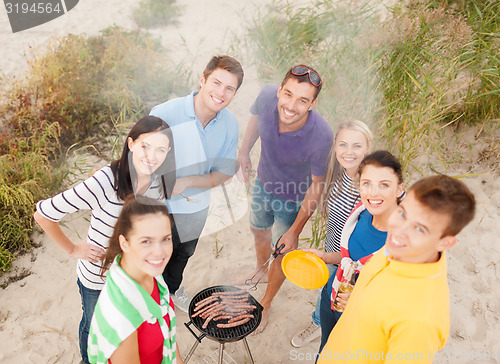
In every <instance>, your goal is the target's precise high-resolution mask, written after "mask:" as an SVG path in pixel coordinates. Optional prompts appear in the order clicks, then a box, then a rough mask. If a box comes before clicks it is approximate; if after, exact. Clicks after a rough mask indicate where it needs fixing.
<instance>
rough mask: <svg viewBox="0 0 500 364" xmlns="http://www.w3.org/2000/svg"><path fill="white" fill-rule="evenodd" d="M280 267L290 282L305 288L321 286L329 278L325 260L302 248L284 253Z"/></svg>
mask: <svg viewBox="0 0 500 364" xmlns="http://www.w3.org/2000/svg"><path fill="white" fill-rule="evenodd" d="M281 269H282V270H283V273H285V276H286V277H287V278H288V279H289V280H290V282H292V283H293V284H295V285H297V286H299V287H302V288H306V289H317V288H321V287H323V286H324V285H325V284H326V282H328V278H329V274H328V268H327V267H326V264H325V262H323V260H321V258H319V257H318V256H317V255H315V254H313V253H309V252H305V251H303V250H293V251H291V252H289V253H287V254H285V256H284V257H283V260H282V261H281Z"/></svg>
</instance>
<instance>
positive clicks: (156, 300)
mask: <svg viewBox="0 0 500 364" xmlns="http://www.w3.org/2000/svg"><path fill="white" fill-rule="evenodd" d="M171 227H172V219H171V216H170V214H169V213H168V210H167V208H166V206H165V204H164V203H162V202H159V201H157V200H153V199H150V198H145V197H140V196H138V197H137V198H136V197H134V196H133V195H130V196H129V197H128V198H127V199H126V200H125V203H124V205H123V209H122V211H121V213H120V217H118V221H117V222H116V225H115V229H114V232H113V235H112V236H111V238H110V239H109V248H108V250H107V252H106V256H105V259H104V263H103V267H102V274H104V272H106V271H108V275H107V281H106V284H105V285H104V289H103V290H102V292H101V294H100V296H99V300H98V301H97V305H96V307H95V311H94V316H93V318H92V323H91V326H90V333H89V342H88V356H89V360H90V363H92V364H108V363H112V364H140V363H150V364H160V363H163V364H179V363H182V359H181V358H180V356H179V355H178V348H177V344H176V319H175V312H174V303H173V302H172V299H171V298H170V295H169V292H168V287H167V285H166V283H165V281H164V280H163V277H162V273H163V269H165V266H166V265H167V263H168V261H169V259H170V257H171V256H172V251H173V245H172V230H171Z"/></svg>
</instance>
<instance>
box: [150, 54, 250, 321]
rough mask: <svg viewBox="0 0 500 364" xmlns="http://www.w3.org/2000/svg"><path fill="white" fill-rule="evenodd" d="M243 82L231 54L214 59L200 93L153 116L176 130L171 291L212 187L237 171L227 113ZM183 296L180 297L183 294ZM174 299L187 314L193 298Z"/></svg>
mask: <svg viewBox="0 0 500 364" xmlns="http://www.w3.org/2000/svg"><path fill="white" fill-rule="evenodd" d="M242 82H243V69H242V67H241V64H240V63H239V62H238V61H237V60H235V59H234V58H232V57H229V56H214V57H212V59H211V60H210V62H209V63H208V65H207V66H206V68H205V70H204V71H203V74H202V75H201V77H200V90H199V91H193V92H192V93H191V94H190V95H187V96H185V97H180V98H176V99H173V100H169V101H167V102H165V103H163V104H160V105H157V106H155V107H154V108H153V110H151V113H150V115H153V116H157V117H159V118H161V119H163V120H164V121H165V122H166V123H167V124H168V125H169V126H170V128H171V129H172V133H173V136H174V144H175V163H176V167H177V173H176V174H177V180H176V183H175V186H174V189H173V191H172V197H171V198H170V200H169V201H168V207H169V210H170V212H171V213H172V214H173V216H174V221H175V225H174V229H173V231H172V240H173V244H174V251H173V253H172V257H171V258H170V261H169V263H168V264H167V267H166V268H165V271H164V272H163V277H164V278H165V282H166V283H167V285H168V288H169V290H170V292H171V293H175V292H176V291H177V290H178V289H179V287H180V284H181V281H182V274H183V272H184V268H185V267H186V264H187V262H188V259H189V258H190V257H191V256H192V255H193V254H194V251H195V249H196V244H197V243H198V239H199V237H200V234H201V231H202V230H203V227H204V225H205V221H206V218H207V214H208V207H209V203H210V189H211V188H213V187H215V186H217V185H219V184H221V183H224V182H225V181H227V180H228V179H229V178H231V176H233V175H234V173H235V166H236V163H235V162H236V148H237V146H238V122H237V120H236V118H235V117H234V115H233V114H232V113H231V111H229V110H228V109H226V107H227V106H228V105H229V103H230V102H231V100H232V98H233V96H234V95H235V94H236V91H237V90H238V88H239V87H240V86H241V83H242ZM179 292H180V293H179ZM179 292H177V294H176V295H175V296H173V298H174V302H175V303H176V305H177V307H179V308H180V309H182V310H183V311H185V312H187V308H188V305H189V298H188V297H187V296H186V295H185V294H184V290H183V289H180V290H179Z"/></svg>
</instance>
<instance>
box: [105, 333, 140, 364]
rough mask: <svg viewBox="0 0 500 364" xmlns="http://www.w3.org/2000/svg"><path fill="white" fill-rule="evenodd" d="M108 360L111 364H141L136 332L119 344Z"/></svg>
mask: <svg viewBox="0 0 500 364" xmlns="http://www.w3.org/2000/svg"><path fill="white" fill-rule="evenodd" d="M109 359H110V361H111V364H141V359H140V357H139V342H138V340H137V330H136V331H134V332H133V333H132V334H131V335H129V337H127V338H126V339H125V340H123V341H122V342H121V343H120V345H119V346H118V348H117V349H116V350H115V352H114V353H113V354H112V355H111V358H109Z"/></svg>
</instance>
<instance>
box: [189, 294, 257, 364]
mask: <svg viewBox="0 0 500 364" xmlns="http://www.w3.org/2000/svg"><path fill="white" fill-rule="evenodd" d="M230 291H241V290H240V289H239V288H237V287H233V286H213V287H209V288H205V289H204V290H202V291H201V292H198V293H197V294H196V295H195V296H194V297H193V299H192V300H191V303H190V304H189V318H190V321H189V322H188V323H185V324H184V325H185V326H186V328H187V329H188V330H189V331H190V332H191V334H193V336H194V337H195V338H196V341H195V343H194V344H193V346H192V347H191V350H190V351H189V353H188V354H187V356H186V358H185V359H184V362H185V363H187V362H188V361H189V359H190V358H191V356H192V355H193V353H194V351H195V350H196V348H197V347H198V344H199V343H201V339H203V338H204V337H205V336H206V337H208V338H209V339H211V340H214V341H217V342H218V343H219V344H220V347H219V364H221V363H222V358H223V356H224V345H225V344H226V343H228V342H235V341H239V340H243V344H244V345H245V349H246V351H247V353H248V356H249V357H250V361H251V362H252V363H253V358H252V354H251V353H250V348H249V347H248V343H247V340H246V336H247V335H249V334H251V333H252V332H253V331H254V330H255V329H256V328H257V327H258V326H259V324H260V320H261V319H262V309H263V308H262V306H261V305H260V303H259V302H257V300H256V299H255V298H254V297H253V296H252V295H251V294H248V302H249V304H250V305H254V306H256V307H257V308H255V309H254V310H253V311H252V312H251V314H252V315H253V316H254V317H253V318H251V319H250V320H249V321H248V322H246V323H244V324H242V325H239V326H235V327H230V328H219V327H217V323H218V322H215V321H213V320H212V321H210V322H209V323H208V326H207V327H206V328H203V323H204V322H205V320H204V319H202V318H201V317H200V316H195V317H192V315H193V314H194V312H195V310H194V309H195V305H196V303H198V302H200V301H201V300H203V299H205V298H208V297H210V296H212V294H213V293H216V292H230ZM219 323H220V322H219ZM191 325H194V326H195V327H196V328H197V329H198V330H199V331H200V332H201V335H200V336H198V335H196V333H195V332H194V331H193V330H192V329H191V327H190V326H191Z"/></svg>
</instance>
